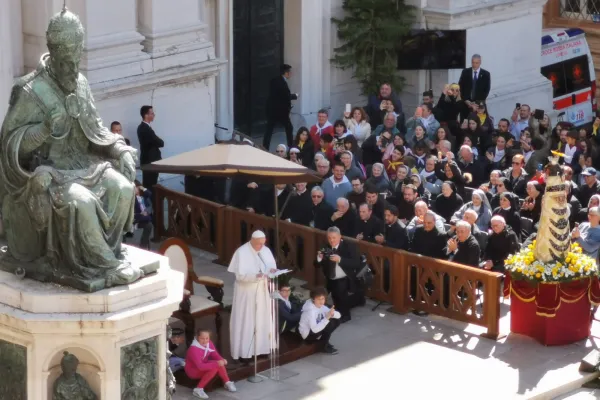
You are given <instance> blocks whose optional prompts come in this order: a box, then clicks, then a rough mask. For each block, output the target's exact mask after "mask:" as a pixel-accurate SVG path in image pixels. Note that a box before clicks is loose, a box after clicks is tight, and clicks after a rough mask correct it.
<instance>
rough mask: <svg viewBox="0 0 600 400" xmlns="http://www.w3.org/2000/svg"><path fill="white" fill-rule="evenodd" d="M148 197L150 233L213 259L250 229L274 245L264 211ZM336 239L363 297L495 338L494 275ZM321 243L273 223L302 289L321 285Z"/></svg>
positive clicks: (284, 261) (160, 192)
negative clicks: (368, 275) (362, 261)
mask: <svg viewBox="0 0 600 400" xmlns="http://www.w3.org/2000/svg"><path fill="white" fill-rule="evenodd" d="M155 196H156V197H155V199H156V203H155V204H157V205H158V206H157V209H156V210H155V220H156V224H155V238H156V239H160V238H163V237H170V236H173V237H179V238H181V239H183V240H184V241H185V242H186V243H188V244H190V245H192V246H196V247H198V248H200V249H203V250H206V251H210V252H213V253H216V254H217V255H218V262H219V263H222V264H225V265H226V264H228V263H229V261H230V260H231V258H232V257H233V253H234V252H235V250H236V249H237V248H238V247H240V246H241V245H242V244H244V243H246V242H247V241H248V240H249V238H250V236H251V235H252V232H254V231H255V230H257V229H260V230H262V231H264V232H265V234H266V236H267V244H268V245H269V244H271V243H274V235H275V219H274V218H272V217H266V216H264V215H258V214H254V213H250V212H247V211H245V210H240V209H236V208H233V207H229V206H223V205H220V204H217V203H213V202H211V201H208V200H204V199H201V198H198V197H195V196H190V195H187V194H183V193H180V192H175V191H172V190H169V189H166V188H164V187H162V186H156V187H155ZM165 212H166V215H165V214H164V213H165ZM344 240H347V241H350V242H353V243H356V245H357V246H358V248H359V250H360V253H361V254H363V255H365V256H366V258H367V262H368V264H369V265H370V266H371V269H372V270H373V272H374V275H375V279H374V282H373V285H372V286H371V287H370V288H369V289H368V291H367V296H368V297H370V298H372V299H374V300H378V301H382V302H386V303H390V304H391V305H392V309H393V310H394V311H395V312H399V313H405V312H407V311H409V310H418V311H426V312H429V313H432V314H437V315H441V316H443V317H447V318H450V319H454V320H458V321H463V322H467V323H472V324H476V325H481V326H484V327H486V328H487V333H486V334H485V335H484V336H486V337H489V338H491V339H496V338H497V337H498V334H499V333H498V325H499V320H500V289H501V279H502V274H499V273H495V272H489V271H485V270H482V269H479V268H472V267H467V266H463V265H460V264H455V263H452V262H449V261H443V260H438V259H434V258H429V257H423V256H420V255H418V254H413V253H409V252H406V251H401V250H395V249H392V248H389V247H384V246H380V245H378V244H374V243H369V242H365V241H362V240H356V239H353V238H344ZM326 244H327V235H326V232H324V231H320V230H317V229H313V228H310V227H305V226H301V225H297V224H293V223H290V222H286V221H280V222H279V250H278V251H277V252H276V257H277V261H278V265H280V266H281V267H283V268H289V269H292V270H294V273H293V274H294V276H295V277H297V278H299V279H301V280H304V281H306V282H307V287H309V288H310V287H314V286H323V285H324V284H325V278H324V276H323V274H322V272H321V271H320V270H319V269H318V268H316V267H315V264H314V261H315V257H316V253H317V251H318V250H319V249H321V248H323V247H324V246H325V245H326ZM272 250H273V249H272ZM274 254H275V252H274Z"/></svg>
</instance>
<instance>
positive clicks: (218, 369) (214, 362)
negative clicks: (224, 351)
mask: <svg viewBox="0 0 600 400" xmlns="http://www.w3.org/2000/svg"><path fill="white" fill-rule="evenodd" d="M226 365H227V360H225V359H224V358H223V357H221V355H220V354H219V352H218V351H217V349H216V348H215V345H214V344H213V342H211V341H210V333H209V332H208V331H204V330H200V331H198V333H197V335H196V339H194V341H193V342H192V345H191V346H190V348H189V349H188V352H187V354H186V356H185V373H186V374H187V376H188V377H190V378H191V379H200V382H198V386H197V387H196V388H195V389H194V392H193V394H194V396H195V397H198V398H200V399H208V395H207V394H206V392H205V391H204V388H205V387H206V385H208V384H209V383H210V381H212V380H213V378H214V377H215V376H216V375H217V374H218V375H219V378H221V380H222V381H223V382H224V383H225V389H227V390H229V391H230V392H235V391H236V388H235V385H234V384H233V382H232V381H231V380H230V379H229V376H228V375H227V370H226V369H225V366H226Z"/></svg>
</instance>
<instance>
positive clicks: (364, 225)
mask: <svg viewBox="0 0 600 400" xmlns="http://www.w3.org/2000/svg"><path fill="white" fill-rule="evenodd" d="M358 216H359V218H360V220H359V222H358V229H357V230H358V235H356V238H357V239H359V240H366V241H367V242H371V243H375V237H376V236H379V235H381V234H382V233H383V221H381V220H380V219H379V218H377V217H376V216H375V215H373V208H372V207H371V205H370V204H367V203H363V204H361V205H360V206H359V207H358Z"/></svg>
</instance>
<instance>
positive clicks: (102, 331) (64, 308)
mask: <svg viewBox="0 0 600 400" xmlns="http://www.w3.org/2000/svg"><path fill="white" fill-rule="evenodd" d="M128 257H131V260H135V262H137V263H139V264H140V265H144V266H150V268H154V271H156V273H154V274H152V275H150V276H146V277H145V278H143V279H140V280H139V281H137V282H134V283H132V284H129V285H124V286H117V287H114V288H110V289H104V290H99V291H96V292H93V293H84V292H81V291H79V290H77V289H74V288H72V287H67V286H61V285H59V284H56V281H52V282H46V283H43V282H40V281H38V280H32V279H29V278H28V277H25V278H24V279H22V278H19V277H18V276H17V275H16V274H15V273H14V272H13V271H11V272H4V271H0V347H2V348H0V364H2V363H3V362H4V361H6V360H4V359H2V355H5V356H6V355H7V354H9V353H8V352H7V351H3V349H4V350H6V349H7V348H8V349H17V350H19V351H20V353H18V352H17V353H18V354H17V353H15V352H14V351H13V353H15V354H17V355H18V358H17V359H18V360H20V361H19V362H21V364H18V365H16V364H15V365H16V366H19V365H26V372H25V373H23V379H24V380H25V381H26V382H23V381H18V380H14V385H15V387H14V388H13V389H15V388H18V391H16V390H15V391H12V392H11V393H23V394H24V393H26V395H25V396H26V397H23V395H21V397H22V398H18V399H15V400H51V399H52V387H53V385H54V382H55V381H56V379H57V378H58V376H60V374H61V368H60V361H61V359H62V357H63V353H64V352H65V351H67V352H69V353H71V354H73V355H74V356H76V357H77V358H78V359H79V361H80V364H79V368H78V370H77V373H79V374H80V375H81V376H82V378H83V379H85V380H86V381H87V382H88V383H89V386H90V388H91V389H92V391H93V392H94V393H95V394H96V395H97V397H98V399H115V400H118V399H121V398H122V395H123V394H126V395H127V396H131V395H132V394H138V393H139V394H145V395H146V397H145V398H153V399H158V400H165V398H166V370H167V368H166V358H165V357H164V355H165V354H166V332H165V325H166V323H167V319H168V318H169V317H170V316H171V313H172V312H173V311H175V310H177V308H178V306H179V303H180V301H181V299H182V297H183V274H181V273H179V272H175V271H172V270H171V269H170V268H169V266H168V259H166V258H165V257H162V256H159V255H157V254H155V253H150V252H147V251H144V250H140V249H136V248H129V254H128ZM9 265H12V266H13V268H14V269H16V268H25V267H23V265H21V266H18V265H15V264H9V263H3V269H7V268H8V267H7V266H9ZM38 265H39V264H38ZM152 266H154V267H152ZM35 272H36V270H29V271H27V274H28V276H31V275H30V274H33V273H35ZM52 279H55V278H54V277H53V278H52ZM11 354H12V353H11ZM123 354H126V355H128V357H127V360H128V361H127V362H124V361H125V359H124V357H123ZM10 359H11V360H12V359H15V356H12V355H11V356H10ZM25 361H26V364H23V362H25ZM131 365H134V367H135V368H133V370H131V371H130V372H126V373H124V372H125V371H129V368H128V367H129V366H131ZM124 366H125V368H123V367H124ZM1 370H2V368H1V366H0V371H1ZM19 385H20V386H19ZM0 386H1V385H0ZM11 390H12V389H11ZM125 392H126V393H125ZM1 393H2V391H1V390H0V394H1ZM148 395H149V396H151V397H148ZM13 397H14V396H13ZM0 398H2V396H0ZM11 398H12V397H11ZM126 398H134V397H126ZM139 398H141V397H139Z"/></svg>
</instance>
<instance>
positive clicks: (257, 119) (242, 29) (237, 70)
mask: <svg viewBox="0 0 600 400" xmlns="http://www.w3.org/2000/svg"><path fill="white" fill-rule="evenodd" d="M282 63H283V0H234V1H233V74H234V81H233V88H234V89H233V93H234V100H233V104H234V119H235V127H236V129H238V130H239V131H241V132H242V133H245V134H247V135H250V136H261V135H262V134H263V131H264V127H265V122H266V116H265V104H266V102H267V96H268V92H269V82H270V80H271V79H272V78H274V77H275V76H277V75H278V74H279V66H280V65H281V64H282Z"/></svg>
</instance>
